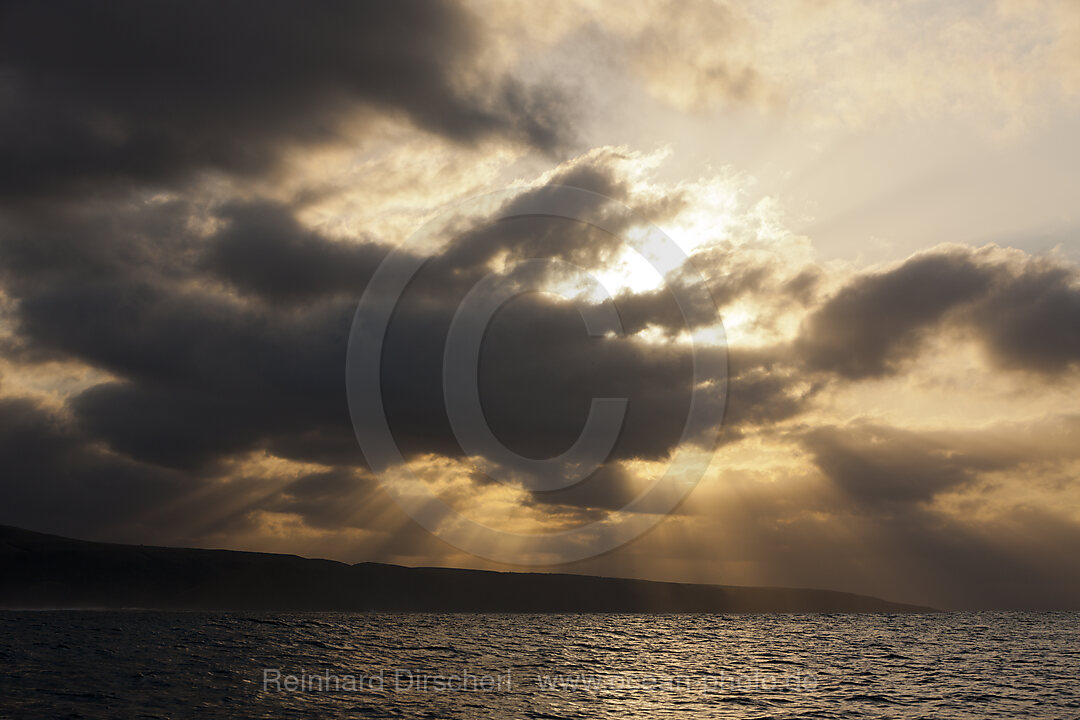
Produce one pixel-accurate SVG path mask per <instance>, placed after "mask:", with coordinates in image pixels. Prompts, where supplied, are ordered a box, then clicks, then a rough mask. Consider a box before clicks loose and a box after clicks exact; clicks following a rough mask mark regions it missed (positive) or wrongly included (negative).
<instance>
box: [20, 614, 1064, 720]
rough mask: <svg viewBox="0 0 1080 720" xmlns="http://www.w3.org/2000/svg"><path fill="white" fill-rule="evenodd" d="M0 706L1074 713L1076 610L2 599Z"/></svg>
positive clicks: (347, 712) (468, 714) (182, 710)
mask: <svg viewBox="0 0 1080 720" xmlns="http://www.w3.org/2000/svg"><path fill="white" fill-rule="evenodd" d="M0 676H2V677H5V678H7V682H6V687H5V688H4V691H3V694H2V696H0V717H5V718H6V717H12V718H24V717H26V718H50V719H51V718H59V717H145V718H175V717H190V716H193V715H196V714H197V715H198V716H200V717H222V718H225V717H230V718H231V717H274V718H278V717H283V718H302V717H304V718H306V717H375V718H379V717H386V718H389V717H405V718H462V719H472V718H499V719H500V720H503V719H508V718H631V717H632V718H661V717H675V716H676V715H677V716H680V717H684V716H685V717H693V718H751V717H818V718H861V717H896V718H907V717H911V718H914V717H934V718H970V717H982V718H986V717H1000V718H1017V717H1045V718H1060V717H1076V716H1078V715H1080V685H1078V678H1080V613H949V614H936V615H432V614H332V613H319V614H298V613H288V614H282V613H273V614H251V613H196V612H155V611H64V610H57V611H33V612H30V611H27V612H21V611H19V612H2V613H0Z"/></svg>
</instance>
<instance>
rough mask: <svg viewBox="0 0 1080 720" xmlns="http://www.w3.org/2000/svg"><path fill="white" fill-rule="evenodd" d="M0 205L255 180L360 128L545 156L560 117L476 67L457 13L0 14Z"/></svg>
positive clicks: (422, 9) (111, 9) (88, 9)
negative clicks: (407, 130)
mask: <svg viewBox="0 0 1080 720" xmlns="http://www.w3.org/2000/svg"><path fill="white" fill-rule="evenodd" d="M0 12H2V16H0V27H3V28H4V31H3V39H2V42H0V67H3V68H4V78H3V88H2V90H0V92H2V93H3V95H2V97H3V103H2V104H0V108H2V109H0V128H2V129H3V131H2V132H0V196H13V195H14V196H25V195H28V194H35V193H50V192H54V191H57V190H64V189H69V190H78V191H93V190H95V189H96V188H98V187H99V186H100V185H101V184H105V185H109V184H113V183H126V182H135V183H144V184H146V185H150V186H161V185H169V184H172V183H174V182H176V181H180V180H183V179H186V178H190V177H192V176H193V174H195V173H197V172H199V171H202V170H219V171H224V172H228V173H235V174H238V175H248V176H250V175H253V174H260V173H265V172H266V171H268V170H269V169H272V168H273V167H274V166H275V164H276V163H277V162H278V161H279V160H280V159H281V157H282V153H283V151H284V150H285V149H287V148H288V147H291V146H309V147H310V146H315V145H320V144H327V143H340V142H342V141H344V140H345V139H347V138H349V137H350V136H353V135H355V132H354V131H355V126H356V125H358V124H360V125H363V124H365V123H369V122H370V121H371V120H372V118H373V117H377V116H382V117H386V118H389V119H391V120H399V119H400V120H405V121H407V122H409V123H411V124H413V125H415V126H417V127H419V128H421V129H423V130H427V131H431V132H433V133H438V134H439V135H442V136H444V137H446V138H449V139H451V140H455V141H460V142H467V143H471V142H477V141H480V140H484V139H486V138H495V139H498V140H502V141H509V142H517V143H526V144H528V145H530V146H533V147H535V148H538V149H540V150H544V151H551V150H554V149H555V148H557V147H559V146H561V145H562V144H563V143H564V142H565V140H566V136H567V134H568V133H567V131H568V124H567V122H566V120H565V115H564V113H565V111H566V110H567V104H566V102H565V100H564V99H563V98H562V96H561V94H560V92H559V91H558V90H557V89H555V88H553V87H533V86H527V85H525V84H524V83H523V82H521V81H520V80H518V79H516V78H514V77H512V76H509V75H506V74H502V73H500V72H498V71H493V70H490V69H488V68H484V67H482V66H481V64H480V55H481V52H480V51H481V48H482V46H483V43H484V42H485V39H484V38H483V37H482V36H481V35H480V30H479V26H478V24H477V21H476V19H475V18H474V17H473V16H472V15H471V14H470V13H469V12H468V11H467V10H465V9H464V8H462V7H460V6H459V5H457V4H456V3H454V2H448V1H439V2H431V3H417V2H413V1H412V0H406V1H405V2H399V3H391V4H386V5H384V4H367V3H362V4H354V3H348V2H332V3H329V4H323V5H320V6H318V7H314V8H300V7H297V6H295V5H292V4H290V3H287V2H278V1H277V0H271V1H270V2H267V3H264V4H260V6H259V8H258V10H257V11H254V10H253V9H252V8H251V6H249V5H247V4H244V3H239V2H223V3H207V2H198V1H196V2H169V3H166V4H164V5H162V4H155V5H152V6H148V5H146V4H144V3H140V2H120V3H110V4H109V5H108V6H90V5H85V4H82V3H77V2H73V3H66V2H65V3H55V4H48V5H41V4H39V3H33V2H9V3H5V5H4V7H3V9H2V11H0Z"/></svg>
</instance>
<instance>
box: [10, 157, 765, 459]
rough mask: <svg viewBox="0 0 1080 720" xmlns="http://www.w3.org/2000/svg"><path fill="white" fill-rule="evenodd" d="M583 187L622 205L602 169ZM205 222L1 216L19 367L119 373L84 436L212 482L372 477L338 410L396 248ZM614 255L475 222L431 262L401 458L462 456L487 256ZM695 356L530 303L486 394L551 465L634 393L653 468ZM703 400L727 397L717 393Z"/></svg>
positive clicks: (582, 243)
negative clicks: (460, 433)
mask: <svg viewBox="0 0 1080 720" xmlns="http://www.w3.org/2000/svg"><path fill="white" fill-rule="evenodd" d="M574 177H575V178H576V180H575V182H577V183H578V184H582V185H584V184H588V183H590V182H591V183H592V184H593V186H594V187H598V188H600V186H601V185H602V186H603V187H602V188H601V189H604V190H606V191H607V192H612V193H615V194H616V199H623V200H626V199H629V198H628V196H627V195H626V194H625V193H626V190H625V188H624V187H622V186H621V185H620V184H619V183H618V182H617V180H615V179H614V176H613V175H612V174H611V172H610V170H609V169H608V168H606V167H603V166H600V167H595V168H591V169H589V170H588V171H585V170H579V171H578V172H577V173H576V175H575V176H574ZM559 179H561V180H565V179H567V178H559ZM529 192H532V193H543V192H545V190H544V189H543V188H539V189H535V190H531V191H529ZM620 193H622V194H621V195H620ZM590 198H591V199H590ZM590 198H586V201H585V204H584V205H583V206H582V207H580V208H576V209H575V212H579V213H581V214H583V215H585V216H586V217H588V216H589V213H601V212H604V208H603V202H602V199H601V198H600V197H599V196H596V197H595V198H592V196H590ZM515 202H520V201H515V200H512V201H511V207H513V206H514V203H515ZM589 203H595V205H593V206H590V205H589ZM197 212H199V209H198V208H193V207H189V206H185V205H183V203H180V202H175V203H161V204H156V205H155V204H151V205H146V204H139V203H133V204H132V205H131V206H130V207H126V206H121V207H118V208H109V209H102V210H98V211H96V212H95V211H91V210H88V209H86V208H84V207H81V206H78V207H76V208H75V209H73V210H71V211H69V212H57V213H54V214H45V215H32V216H30V217H28V218H23V217H20V218H12V219H10V220H9V223H8V225H7V227H6V228H5V230H6V231H5V232H4V234H3V236H2V237H0V256H2V257H3V258H4V260H5V262H4V269H5V284H6V287H7V289H8V291H9V292H10V293H11V294H12V296H13V298H14V299H15V300H16V301H17V303H16V305H15V316H14V317H15V319H16V321H17V331H18V340H19V342H20V343H21V346H22V347H23V348H24V349H25V350H26V355H25V357H27V358H29V357H33V356H35V355H34V354H35V353H36V354H37V356H48V357H63V358H70V359H74V360H78V361H82V362H85V363H88V364H90V365H93V366H95V367H98V368H101V369H103V370H106V371H108V372H109V373H110V374H112V375H113V376H115V377H116V378H117V379H116V380H115V381H111V382H106V383H102V384H99V385H97V386H94V387H91V388H89V389H87V390H85V391H83V392H82V393H79V394H77V395H75V396H74V397H72V398H71V399H70V401H69V406H70V409H71V411H72V413H73V416H74V418H75V419H76V420H77V421H78V422H79V423H80V424H81V426H82V427H83V430H84V432H85V433H86V434H87V435H88V436H89V437H92V438H94V439H96V440H100V441H102V442H104V443H106V444H107V446H108V447H109V448H111V449H112V450H114V451H116V452H119V453H122V454H124V455H126V456H127V457H130V458H133V459H136V460H138V461H140V462H146V463H152V464H157V465H161V466H163V467H169V468H180V469H184V470H186V471H189V472H204V471H207V470H208V469H209V468H212V467H214V466H215V464H216V463H219V462H220V461H222V460H226V459H229V458H232V457H235V456H237V455H239V454H243V453H246V452H249V451H254V450H260V449H265V450H269V451H270V452H273V453H275V454H279V455H281V456H283V457H288V458H291V459H297V460H303V461H307V462H321V463H324V464H330V465H355V464H359V463H362V455H361V454H360V452H359V449H358V448H357V447H356V446H355V444H354V441H353V439H352V432H351V428H350V424H349V419H348V413H347V408H346V406H345V393H344V358H345V343H346V339H347V336H348V331H349V326H350V322H351V319H352V314H353V311H354V309H355V303H356V300H357V297H358V295H359V294H360V293H361V291H362V290H363V288H364V285H365V284H366V281H367V279H368V277H369V276H370V274H371V272H372V271H373V269H374V267H375V266H376V265H377V263H378V262H379V261H380V260H381V259H382V258H383V257H384V255H385V254H386V252H387V248H386V247H385V246H382V245H379V244H377V243H373V242H366V243H346V242H343V241H335V240H330V239H327V238H325V237H323V236H321V235H319V234H317V233H315V232H313V231H310V230H307V229H304V228H302V227H301V226H300V225H299V224H298V223H297V221H296V220H295V218H294V217H293V216H292V214H291V211H290V210H289V208H288V207H286V206H283V205H275V204H272V203H265V202H258V203H249V204H246V205H242V204H236V203H233V204H229V205H226V206H224V207H223V208H221V209H218V210H214V211H212V212H213V213H214V215H215V216H216V218H217V219H218V220H219V221H220V222H221V227H220V229H218V230H217V231H216V232H214V233H213V234H212V235H210V236H209V237H205V238H204V237H199V236H197V235H195V234H193V232H192V230H191V229H190V223H188V222H186V220H187V219H188V218H189V217H190V215H191V214H192V213H197ZM617 243H618V239H617V238H613V237H612V236H610V235H607V234H605V233H601V232H600V231H598V230H597V229H596V228H594V227H592V226H591V225H589V224H586V223H576V222H571V221H567V220H564V219H561V218H544V217H531V218H524V219H521V220H517V221H510V222H502V223H488V222H483V221H481V222H480V223H479V224H478V225H477V226H476V227H474V228H473V229H470V230H466V231H465V232H464V233H463V234H462V235H461V237H460V238H458V239H457V242H455V243H454V244H452V245H451V246H449V247H448V248H447V250H446V251H445V252H443V253H441V254H439V255H437V256H436V257H434V258H432V259H431V260H430V261H429V262H428V263H427V265H425V266H424V268H423V269H422V271H421V273H420V274H419V275H418V277H417V279H416V280H415V282H414V283H413V284H412V285H410V288H409V292H407V293H406V295H405V297H404V298H403V299H402V301H401V303H400V304H399V306H398V308H397V311H396V313H395V315H394V320H393V322H392V323H391V326H390V329H389V333H388V335H387V336H386V344H385V352H384V362H383V366H384V400H385V402H386V406H387V410H388V416H389V418H390V422H391V427H392V429H393V430H394V432H395V435H396V436H397V437H398V438H399V440H400V442H401V444H402V446H403V448H404V449H405V451H406V453H407V454H409V455H412V454H425V453H432V452H435V453H441V454H448V455H457V454H459V453H460V450H459V448H458V447H457V444H456V442H455V440H454V434H453V432H452V430H451V428H450V427H449V422H448V420H447V418H446V413H445V409H444V407H443V393H442V378H441V370H442V349H443V343H444V341H445V337H446V332H447V328H448V327H449V324H450V321H451V320H452V318H453V316H454V313H455V311H456V309H457V307H458V304H459V303H460V302H461V299H462V297H463V296H464V294H465V293H466V292H468V291H469V290H470V289H471V288H472V287H473V285H474V284H475V283H476V282H477V281H478V280H479V279H481V278H482V277H484V276H485V275H487V274H488V273H489V272H490V267H489V263H490V261H491V260H492V259H494V258H496V257H506V258H507V259H508V260H509V261H511V262H512V261H514V260H518V259H527V258H530V257H534V256H538V255H542V256H546V255H554V256H556V257H561V258H570V259H571V260H573V261H575V262H578V263H580V264H582V265H584V266H586V267H595V266H596V265H597V264H598V263H600V262H602V261H603V260H604V259H605V257H606V256H607V254H606V253H607V251H608V250H609V249H610V248H613V247H616V246H617ZM505 279H506V282H509V283H511V284H513V283H514V282H516V278H515V277H514V276H513V275H511V276H507V277H506V278H505ZM689 361H690V356H689V352H688V349H687V348H685V347H682V346H680V345H678V344H675V343H665V344H649V343H643V342H640V341H639V340H637V339H634V338H629V337H604V338H595V337H589V336H588V335H587V334H586V332H585V328H584V325H583V323H582V320H581V317H580V315H579V312H578V309H577V308H576V307H575V306H573V305H572V304H571V303H569V302H566V301H563V300H559V299H557V298H554V297H553V296H550V295H543V294H537V293H526V294H524V295H521V296H519V297H517V298H516V299H514V300H513V301H511V302H510V303H508V304H507V305H506V306H505V307H504V308H503V309H502V310H501V311H500V312H499V313H497V314H496V316H495V319H494V322H493V323H492V325H491V326H490V328H489V330H488V333H487V335H486V339H485V344H484V350H483V354H482V358H481V375H480V381H481V382H480V388H481V393H482V398H483V401H484V409H485V413H486V414H487V416H488V418H489V420H490V422H491V425H492V427H493V429H494V431H495V432H496V435H497V436H498V437H499V438H500V439H501V440H502V441H503V442H505V443H506V444H507V445H508V446H509V447H511V448H512V449H515V450H517V451H518V452H521V453H523V454H526V455H531V456H535V457H545V456H550V455H555V454H558V453H559V452H561V451H563V450H565V449H566V447H569V445H571V444H572V443H573V441H574V440H575V439H576V437H577V435H578V433H579V432H580V430H581V426H582V424H583V422H584V418H585V414H586V412H587V410H588V407H589V403H590V401H591V399H592V398H594V397H626V398H628V399H629V401H630V402H629V410H628V417H627V423H626V425H625V427H624V429H623V432H622V435H621V436H620V439H619V442H618V444H617V446H616V449H615V452H614V455H613V457H614V458H615V459H619V458H624V459H625V458H631V457H639V458H659V457H663V456H664V455H665V454H667V453H668V452H670V451H671V449H672V448H673V447H674V446H675V445H676V444H677V443H678V441H679V439H680V437H681V434H682V432H683V423H684V422H685V419H686V409H687V406H688V403H689V392H690V364H689ZM706 393H707V395H708V402H713V403H720V402H722V400H723V394H722V387H721V386H718V387H716V388H710V389H708V390H707V391H706ZM758 396H760V397H761V398H762V402H768V397H767V396H766V395H763V394H761V393H760V392H758ZM744 406H745V403H744V404H743V405H740V406H739V407H744ZM717 410H718V412H719V407H717ZM743 415H745V413H741V414H740V417H741V416H743Z"/></svg>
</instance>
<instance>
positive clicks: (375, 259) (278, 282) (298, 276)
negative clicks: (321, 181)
mask: <svg viewBox="0 0 1080 720" xmlns="http://www.w3.org/2000/svg"><path fill="white" fill-rule="evenodd" d="M219 217H221V218H222V219H224V220H226V221H227V224H226V226H225V227H224V228H223V229H222V230H221V231H220V232H218V233H217V234H216V235H215V236H214V237H212V238H211V239H210V242H209V247H208V249H207V252H206V255H205V258H204V264H205V267H206V268H207V269H209V270H210V271H211V272H213V273H214V274H216V275H218V276H219V277H220V278H221V279H222V280H224V281H225V282H228V283H229V284H231V285H232V286H233V287H235V288H237V289H238V290H240V291H242V292H245V293H253V294H256V295H258V296H260V297H262V298H265V299H268V300H271V301H273V302H279V303H289V302H302V301H305V300H310V299H314V298H316V297H319V296H324V295H333V294H337V293H348V294H352V295H358V294H359V293H360V292H362V291H363V289H364V286H365V285H367V281H368V280H369V279H370V278H371V275H372V273H373V272H375V268H377V267H378V265H379V263H380V262H381V261H382V260H383V258H384V257H385V256H386V252H387V250H386V248H385V247H383V246H380V245H378V244H377V243H371V242H369V243H358V242H336V241H331V240H328V239H326V238H324V237H323V236H321V235H319V234H318V233H316V232H312V231H311V230H307V229H305V228H303V227H301V225H300V224H299V223H298V222H297V221H296V218H295V217H294V216H293V214H292V212H291V211H290V209H289V208H287V207H283V206H281V205H277V204H274V203H266V202H263V203H248V204H243V205H230V206H228V207H226V208H224V209H223V210H222V211H221V212H220V213H219Z"/></svg>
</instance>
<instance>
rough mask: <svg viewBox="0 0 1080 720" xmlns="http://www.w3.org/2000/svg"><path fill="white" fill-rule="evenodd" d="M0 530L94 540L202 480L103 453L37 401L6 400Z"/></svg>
mask: <svg viewBox="0 0 1080 720" xmlns="http://www.w3.org/2000/svg"><path fill="white" fill-rule="evenodd" d="M0 466H2V467H3V468H4V481H3V482H0V524H12V525H23V526H32V527H37V528H41V529H44V530H53V531H56V532H68V533H73V532H78V533H90V532H93V531H96V530H98V529H100V528H101V527H104V526H110V525H118V524H122V523H127V522H132V521H134V520H135V519H137V517H138V516H139V515H141V514H142V513H145V512H147V511H149V510H151V509H153V508H155V507H158V506H160V505H162V504H164V503H166V502H168V501H170V500H173V499H175V498H177V497H179V496H181V495H182V494H184V493H188V492H192V491H193V490H195V489H196V488H197V487H198V486H199V485H200V481H199V479H198V478H191V477H185V476H183V475H181V474H179V473H175V472H172V471H169V470H165V469H162V468H158V467H153V466H147V465H143V464H140V463H137V462H133V461H131V460H129V459H127V458H124V457H119V456H116V455H112V454H110V453H107V452H103V451H102V450H101V449H100V448H98V447H95V446H94V445H93V443H91V442H89V439H88V438H87V437H86V436H85V435H84V434H83V433H82V431H81V430H80V428H79V427H78V425H77V424H73V423H71V422H69V421H68V420H66V419H65V418H64V417H63V416H62V415H60V414H57V413H55V412H53V411H50V410H48V409H46V408H44V407H42V406H40V405H38V404H37V403H35V402H33V401H32V400H28V399H23V398H3V399H0Z"/></svg>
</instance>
